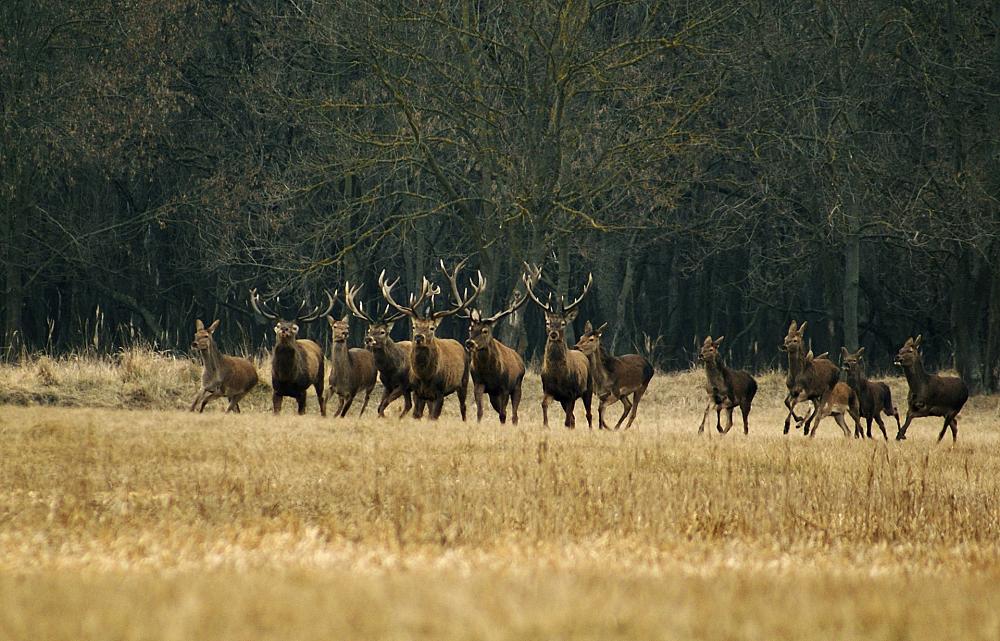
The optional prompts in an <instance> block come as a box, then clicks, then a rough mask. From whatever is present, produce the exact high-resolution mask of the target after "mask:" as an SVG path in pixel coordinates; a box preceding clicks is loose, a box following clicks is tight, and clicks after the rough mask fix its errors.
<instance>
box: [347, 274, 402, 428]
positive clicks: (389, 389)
mask: <svg viewBox="0 0 1000 641" xmlns="http://www.w3.org/2000/svg"><path fill="white" fill-rule="evenodd" d="M360 290H361V286H360V285H359V286H357V287H353V288H352V287H351V283H350V282H348V283H347V284H346V285H345V292H344V301H345V302H346V303H347V308H348V309H350V310H351V313H352V314H354V315H355V316H356V317H358V318H360V319H362V320H363V321H365V322H367V323H368V330H367V331H366V332H365V347H367V348H368V349H369V350H371V352H372V354H373V355H374V356H375V367H376V369H378V376H379V379H380V380H381V381H382V400H381V401H380V402H379V404H378V415H379V418H384V417H385V408H386V407H388V406H389V403H392V402H393V401H394V400H396V399H397V398H399V397H400V396H402V397H403V411H402V412H401V413H400V415H399V418H403V417H404V416H406V414H407V412H409V411H410V408H412V407H413V400H412V396H411V394H410V351H411V349H412V347H413V343H411V342H410V341H399V342H396V341H394V340H392V336H391V333H392V327H393V324H394V323H395V322H396V321H397V320H399V319H400V318H403V317H405V316H406V314H403V313H400V312H396V313H391V312H390V307H389V306H388V305H386V307H385V309H384V310H383V311H382V315H381V316H379V317H378V318H374V317H372V316H370V315H369V314H368V313H367V312H365V309H364V303H363V302H362V301H357V302H355V300H354V297H355V296H357V294H358V292H359V291H360Z"/></svg>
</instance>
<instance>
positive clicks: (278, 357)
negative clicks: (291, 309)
mask: <svg viewBox="0 0 1000 641" xmlns="http://www.w3.org/2000/svg"><path fill="white" fill-rule="evenodd" d="M326 296H327V299H328V300H329V305H327V307H326V309H325V310H321V309H320V308H319V307H318V306H317V307H316V308H314V309H313V310H312V311H310V312H308V313H306V314H303V313H302V310H303V309H305V307H306V305H305V301H303V303H302V305H300V306H299V311H298V312H296V314H295V316H294V317H293V320H285V319H284V318H281V317H280V316H279V315H278V314H276V313H274V312H273V311H271V309H270V308H269V307H268V306H267V305H266V304H265V303H264V301H262V300H261V299H260V294H258V293H257V290H256V289H251V290H250V305H251V306H252V307H253V309H254V311H255V312H257V313H258V314H260V315H261V316H263V317H264V318H267V319H268V320H272V321H274V322H275V324H274V333H275V335H276V337H277V340H276V341H275V344H274V350H273V351H272V352H271V387H272V388H273V389H274V394H273V395H272V396H271V406H272V408H273V409H274V413H275V414H280V413H281V404H282V401H283V400H284V397H286V396H291V397H292V398H294V399H295V401H296V402H297V403H298V409H299V414H305V413H306V391H307V390H308V389H309V387H310V386H312V387H313V388H315V389H316V397H317V399H318V400H319V411H320V414H322V415H323V416H326V399H325V398H324V397H323V379H324V369H325V359H324V357H323V348H322V347H320V346H319V345H318V344H317V343H316V342H314V341H311V340H309V339H305V338H303V339H299V338H297V336H298V333H299V324H300V323H301V324H305V323H311V322H312V321H314V320H316V319H317V318H319V317H321V316H326V315H327V314H329V313H330V311H331V310H332V309H333V296H331V295H330V294H329V292H327V295H326Z"/></svg>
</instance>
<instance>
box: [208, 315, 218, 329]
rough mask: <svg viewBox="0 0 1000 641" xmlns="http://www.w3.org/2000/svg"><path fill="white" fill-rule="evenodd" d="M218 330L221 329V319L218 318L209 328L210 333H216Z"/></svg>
mask: <svg viewBox="0 0 1000 641" xmlns="http://www.w3.org/2000/svg"><path fill="white" fill-rule="evenodd" d="M217 329H219V319H218V318H216V319H215V320H214V321H212V324H211V325H209V326H208V331H209V332H214V331H215V330H217Z"/></svg>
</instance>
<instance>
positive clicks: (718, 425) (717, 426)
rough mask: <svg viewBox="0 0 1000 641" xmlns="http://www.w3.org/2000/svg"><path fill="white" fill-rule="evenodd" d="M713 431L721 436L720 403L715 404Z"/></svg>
mask: <svg viewBox="0 0 1000 641" xmlns="http://www.w3.org/2000/svg"><path fill="white" fill-rule="evenodd" d="M715 431H716V432H718V433H719V434H722V403H716V404H715Z"/></svg>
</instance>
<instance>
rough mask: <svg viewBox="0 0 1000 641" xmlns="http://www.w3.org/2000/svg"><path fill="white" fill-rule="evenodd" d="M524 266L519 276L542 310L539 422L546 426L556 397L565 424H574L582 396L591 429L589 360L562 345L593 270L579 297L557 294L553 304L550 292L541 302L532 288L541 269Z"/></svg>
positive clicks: (570, 425)
mask: <svg viewBox="0 0 1000 641" xmlns="http://www.w3.org/2000/svg"><path fill="white" fill-rule="evenodd" d="M524 267H525V269H526V270H527V271H526V272H525V273H524V274H522V276H521V279H522V280H523V281H524V286H525V287H526V291H527V292H528V296H530V297H531V300H533V301H535V304H536V305H538V306H539V307H541V308H542V311H544V312H545V335H546V337H547V339H546V341H545V355H544V356H543V357H542V423H543V424H544V425H545V427H548V426H549V403H551V402H552V399H555V400H556V401H558V402H559V403H560V404H561V405H562V407H563V411H564V412H566V427H568V428H570V429H573V428H574V427H575V426H576V417H575V416H574V415H573V409H574V408H575V406H576V399H578V398H582V399H583V407H584V409H585V410H586V412H587V427H589V428H591V429H593V427H594V420H593V414H591V410H590V405H591V399H592V397H593V387H592V385H593V381H592V379H591V375H590V362H589V361H588V360H587V357H586V356H584V355H583V353H582V352H580V351H578V350H570V349H569V348H568V346H567V345H566V325H567V324H569V323H571V322H573V319H574V318H576V314H577V307H578V306H579V305H580V303H581V302H582V301H583V297H584V296H586V295H587V292H588V291H590V287H591V285H593V283H594V277H593V274H591V275H588V276H587V284H586V285H585V286H584V288H583V292H582V293H581V294H580V296H579V297H577V299H576V300H575V301H573V302H572V303H570V304H569V305H566V304H565V299H564V298H563V297H562V296H560V297H559V302H558V305H557V306H556V307H553V306H552V293H551V292H550V293H549V298H548V302H546V303H543V302H542V301H541V300H539V298H538V296H536V295H535V292H534V290H533V289H532V288H533V286H534V284H535V283H537V282H538V281H539V280H541V277H542V269H541V267H535V266H532V265H529V264H528V263H525V264H524Z"/></svg>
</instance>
